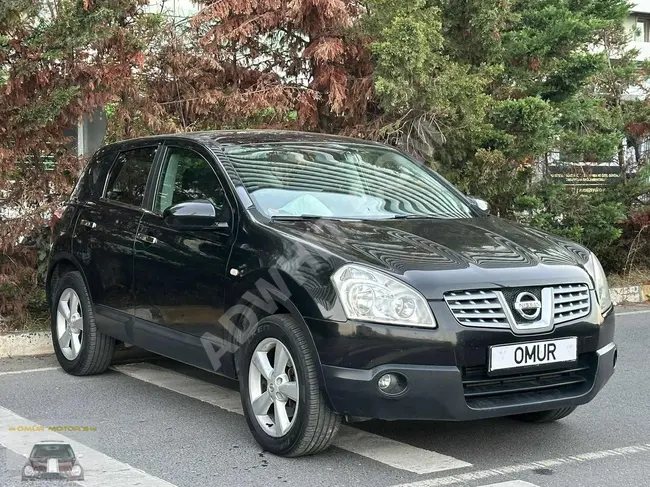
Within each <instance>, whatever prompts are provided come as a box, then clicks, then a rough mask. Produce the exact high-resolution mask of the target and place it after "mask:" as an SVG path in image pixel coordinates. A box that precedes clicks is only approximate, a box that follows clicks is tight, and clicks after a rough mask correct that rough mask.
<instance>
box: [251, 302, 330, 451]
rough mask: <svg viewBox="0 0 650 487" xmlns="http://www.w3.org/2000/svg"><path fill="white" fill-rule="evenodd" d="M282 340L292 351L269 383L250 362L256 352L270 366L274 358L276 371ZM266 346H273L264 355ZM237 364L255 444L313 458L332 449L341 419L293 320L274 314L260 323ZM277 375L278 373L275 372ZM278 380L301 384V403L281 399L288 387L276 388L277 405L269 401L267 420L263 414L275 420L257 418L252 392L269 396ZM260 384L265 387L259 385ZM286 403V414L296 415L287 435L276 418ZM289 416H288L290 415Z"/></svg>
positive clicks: (298, 394)
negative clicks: (324, 391)
mask: <svg viewBox="0 0 650 487" xmlns="http://www.w3.org/2000/svg"><path fill="white" fill-rule="evenodd" d="M278 342H279V343H280V344H281V345H282V346H284V347H285V350H286V351H288V354H289V358H288V360H287V361H286V363H287V366H286V368H284V367H283V368H282V370H281V371H280V372H278V376H277V377H276V376H275V375H271V376H270V380H266V379H264V377H263V374H262V373H261V372H260V370H261V369H260V368H259V367H258V366H256V365H254V364H252V361H253V354H254V353H256V352H257V353H268V354H269V355H268V357H269V362H268V364H269V365H270V358H271V357H272V358H273V366H274V367H275V366H276V365H278V363H277V362H276V359H275V357H276V353H278V352H277V350H278V349H279V348H281V346H280V345H278ZM268 347H274V348H271V349H270V350H271V351H269V352H264V349H265V348H268ZM260 350H262V351H261V352H260ZM238 361H239V389H240V392H241V400H242V406H243V409H244V416H245V417H246V422H247V423H248V427H249V428H250V430H251V433H252V434H253V436H254V437H255V440H256V441H257V442H258V443H259V444H260V446H261V447H262V448H263V449H264V450H265V451H268V452H270V453H273V454H275V455H279V456H283V457H300V456H305V455H314V454H316V453H319V452H321V451H323V450H325V449H326V448H327V447H329V446H330V445H331V443H332V441H333V440H334V437H335V436H336V433H337V432H338V429H339V426H340V424H341V416H339V415H338V414H335V413H333V412H332V411H331V410H330V408H329V407H328V406H327V404H326V403H325V400H324V398H323V394H322V393H321V390H320V387H319V381H318V376H317V372H316V370H317V369H316V367H317V362H316V357H315V353H314V352H312V350H311V348H310V346H309V341H308V339H307V336H306V335H305V332H304V331H303V329H302V327H301V326H300V325H299V324H298V323H296V321H295V320H294V319H293V318H291V317H290V316H289V315H273V316H269V317H267V318H264V319H262V320H260V322H259V323H258V325H257V328H256V329H255V331H254V332H253V335H252V336H251V337H250V339H249V340H248V341H247V342H246V343H245V344H244V345H243V346H242V349H241V353H240V354H239V356H238ZM251 369H252V371H251ZM285 370H286V371H288V372H287V373H286V375H281V374H282V373H283V372H284V371H285ZM273 374H276V372H275V369H273ZM274 377H275V379H274ZM282 377H287V379H282ZM278 380H280V381H281V380H285V382H286V381H288V383H286V384H285V385H287V386H288V385H289V384H291V382H292V381H297V385H296V384H293V386H294V387H295V390H297V398H296V399H297V401H292V400H291V399H290V396H287V395H284V396H283V395H282V391H283V390H284V389H281V387H282V386H281V385H277V386H275V393H274V394H277V396H275V397H276V399H278V402H276V401H275V400H272V401H271V400H269V402H270V403H271V405H270V406H269V409H268V416H260V418H268V419H269V420H272V421H271V422H269V421H266V420H264V419H258V416H256V414H255V412H254V411H253V400H252V398H251V391H252V394H254V395H256V394H262V395H263V394H267V395H269V394H271V392H269V391H270V390H271V388H272V387H273V386H272V384H273V383H276V384H278V382H277V381H278ZM260 382H261V385H259V386H258V385H256V384H259V383H260ZM264 383H266V387H264ZM279 384H282V382H279ZM292 390H293V389H292ZM264 391H265V392H264ZM258 397H259V396H258ZM269 397H270V396H269ZM282 399H285V400H286V401H285V405H286V411H287V412H293V417H292V419H290V420H289V421H290V423H291V424H290V426H289V429H288V431H285V432H282V428H281V426H280V427H278V421H276V418H277V416H276V415H275V408H276V407H278V408H283V409H284V406H281V404H282ZM262 410H264V408H263V407H262ZM285 417H288V414H287V416H285Z"/></svg>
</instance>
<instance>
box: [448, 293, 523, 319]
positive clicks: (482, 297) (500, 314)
mask: <svg viewBox="0 0 650 487" xmlns="http://www.w3.org/2000/svg"><path fill="white" fill-rule="evenodd" d="M445 301H446V302H447V305H448V306H449V309H450V310H451V312H452V313H453V314H454V317H455V318H456V319H457V320H458V321H459V322H460V324H461V325H466V326H490V327H502V328H508V327H509V326H510V325H509V324H508V318H507V317H506V314H505V313H504V311H503V307H502V306H501V301H500V300H499V297H498V296H497V294H496V293H495V292H494V291H458V292H451V293H446V294H445Z"/></svg>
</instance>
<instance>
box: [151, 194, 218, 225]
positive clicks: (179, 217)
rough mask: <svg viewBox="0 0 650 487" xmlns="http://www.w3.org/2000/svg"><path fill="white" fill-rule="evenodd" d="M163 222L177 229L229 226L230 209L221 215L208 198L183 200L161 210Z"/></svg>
mask: <svg viewBox="0 0 650 487" xmlns="http://www.w3.org/2000/svg"><path fill="white" fill-rule="evenodd" d="M163 219H164V220H165V223H167V225H169V226H170V227H172V228H175V229H177V230H215V229H227V228H229V226H230V225H229V221H230V209H229V208H226V207H224V211H222V212H221V215H217V209H216V208H215V207H214V205H213V204H212V203H211V202H210V201H208V200H193V201H183V202H182V203H178V204H177V205H173V206H170V207H169V208H166V209H165V211H163Z"/></svg>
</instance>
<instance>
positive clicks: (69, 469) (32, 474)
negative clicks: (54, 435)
mask: <svg viewBox="0 0 650 487" xmlns="http://www.w3.org/2000/svg"><path fill="white" fill-rule="evenodd" d="M20 474H21V479H22V480H71V481H82V480H84V470H83V468H82V467H81V464H80V463H79V457H78V456H77V455H75V453H74V451H73V450H72V446H70V445H69V444H67V443H63V442H60V441H42V442H39V443H36V444H35V445H34V446H33V448H32V452H31V453H30V454H29V458H28V459H27V463H25V465H24V466H23V468H22V470H21V472H20Z"/></svg>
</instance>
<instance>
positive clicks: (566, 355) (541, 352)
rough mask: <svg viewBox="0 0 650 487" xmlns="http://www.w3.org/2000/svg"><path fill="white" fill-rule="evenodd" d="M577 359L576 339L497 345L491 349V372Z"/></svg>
mask: <svg viewBox="0 0 650 487" xmlns="http://www.w3.org/2000/svg"><path fill="white" fill-rule="evenodd" d="M577 359H578V339H577V338H576V337H572V338H561V339H559V340H545V341H541V342H528V343H516V344H514V345H496V346H493V347H490V372H492V371H495V370H504V369H516V368H518V367H531V366H535V365H544V364H554V363H556V362H574V361H576V360H577Z"/></svg>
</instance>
